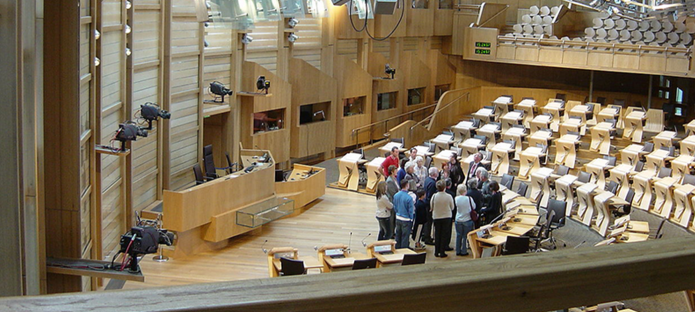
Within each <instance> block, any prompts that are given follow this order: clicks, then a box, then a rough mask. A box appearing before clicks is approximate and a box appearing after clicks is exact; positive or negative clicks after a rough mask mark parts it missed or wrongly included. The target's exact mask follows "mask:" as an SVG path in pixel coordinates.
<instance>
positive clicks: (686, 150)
mask: <svg viewBox="0 0 695 312" xmlns="http://www.w3.org/2000/svg"><path fill="white" fill-rule="evenodd" d="M681 155H690V156H695V135H689V136H688V137H686V138H685V139H683V140H682V141H681Z"/></svg>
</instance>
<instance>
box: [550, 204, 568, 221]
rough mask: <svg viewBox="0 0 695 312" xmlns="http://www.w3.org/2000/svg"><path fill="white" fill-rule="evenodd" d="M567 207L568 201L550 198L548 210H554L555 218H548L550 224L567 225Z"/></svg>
mask: <svg viewBox="0 0 695 312" xmlns="http://www.w3.org/2000/svg"><path fill="white" fill-rule="evenodd" d="M566 208H567V202H565V201H560V200H556V199H554V198H551V199H548V211H553V212H554V214H553V218H552V219H548V221H549V223H548V224H549V225H550V226H554V227H562V226H564V225H565V209H566Z"/></svg>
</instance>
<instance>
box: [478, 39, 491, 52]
mask: <svg viewBox="0 0 695 312" xmlns="http://www.w3.org/2000/svg"><path fill="white" fill-rule="evenodd" d="M491 46H492V45H490V43H489V42H476V43H475V47H476V48H489V47H491ZM488 54H489V53H488Z"/></svg>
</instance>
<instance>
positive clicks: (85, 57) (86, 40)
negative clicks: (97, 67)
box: [80, 24, 92, 77]
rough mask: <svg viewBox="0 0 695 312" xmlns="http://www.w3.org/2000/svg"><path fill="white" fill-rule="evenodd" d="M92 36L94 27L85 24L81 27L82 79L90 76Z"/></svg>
mask: <svg viewBox="0 0 695 312" xmlns="http://www.w3.org/2000/svg"><path fill="white" fill-rule="evenodd" d="M91 36H92V25H91V24H84V25H80V77H83V76H84V75H87V74H89V70H90V65H91V62H90V61H89V60H90V57H89V56H90V52H91V47H92V45H91V44H90V38H91Z"/></svg>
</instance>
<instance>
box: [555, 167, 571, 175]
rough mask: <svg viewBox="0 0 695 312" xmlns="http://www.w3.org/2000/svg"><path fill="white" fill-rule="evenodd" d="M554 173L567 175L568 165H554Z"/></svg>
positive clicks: (568, 171)
mask: <svg viewBox="0 0 695 312" xmlns="http://www.w3.org/2000/svg"><path fill="white" fill-rule="evenodd" d="M555 173H556V174H557V175H559V176H564V175H568V174H569V173H570V167H567V166H565V165H558V166H557V167H555Z"/></svg>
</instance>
